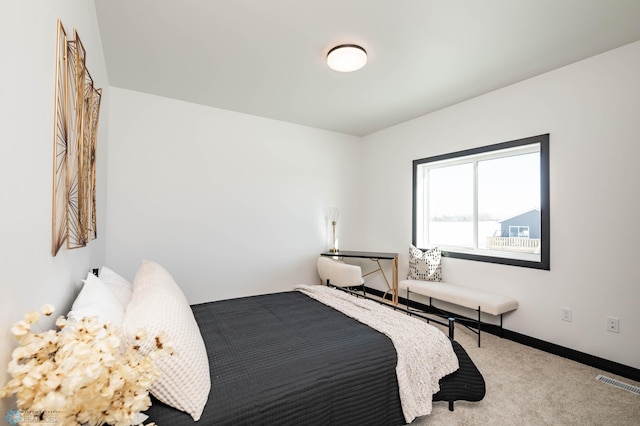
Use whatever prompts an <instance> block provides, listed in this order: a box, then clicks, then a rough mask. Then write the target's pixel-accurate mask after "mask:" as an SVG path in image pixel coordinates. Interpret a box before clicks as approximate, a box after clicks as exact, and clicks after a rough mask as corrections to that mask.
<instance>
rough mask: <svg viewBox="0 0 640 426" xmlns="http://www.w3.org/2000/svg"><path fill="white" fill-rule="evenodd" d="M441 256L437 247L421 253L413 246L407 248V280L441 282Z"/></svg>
mask: <svg viewBox="0 0 640 426" xmlns="http://www.w3.org/2000/svg"><path fill="white" fill-rule="evenodd" d="M441 257H442V254H441V252H440V248H439V247H433V248H430V249H428V250H426V251H424V252H423V251H422V250H420V249H419V248H417V247H415V246H414V245H413V244H411V245H410V246H409V273H408V274H407V279H410V280H422V281H437V282H440V281H442V265H441V264H440V260H441Z"/></svg>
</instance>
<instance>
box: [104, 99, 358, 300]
mask: <svg viewBox="0 0 640 426" xmlns="http://www.w3.org/2000/svg"><path fill="white" fill-rule="evenodd" d="M110 105H111V111H110V117H111V120H110V124H111V127H110V129H109V136H110V141H109V142H110V144H109V189H108V203H107V204H108V206H107V217H108V224H107V229H108V235H109V238H108V240H107V264H108V265H109V266H110V267H111V268H113V269H114V270H116V271H117V272H119V273H120V274H121V275H123V276H125V277H126V278H128V279H131V280H132V279H133V278H134V276H135V272H136V270H137V268H138V266H139V264H140V261H141V260H142V259H143V258H147V259H151V260H155V261H157V262H159V263H160V264H161V265H163V266H164V267H165V268H166V269H167V270H168V271H169V272H170V273H171V274H172V275H173V277H174V278H175V279H176V281H177V282H178V284H180V285H181V287H182V288H183V290H184V292H185V294H186V296H187V298H188V299H189V301H190V302H191V303H197V302H204V301H209V300H218V299H223V298H230V297H238V296H244V295H251V294H258V293H268V292H274V291H280V290H291V289H292V288H293V286H294V285H296V284H299V283H317V282H318V280H319V278H318V276H317V273H316V268H315V262H316V259H317V256H318V254H319V253H320V252H321V251H324V250H326V249H327V248H328V245H327V241H328V240H327V235H328V234H327V231H328V230H327V229H326V226H325V213H326V210H328V209H329V208H330V207H332V206H338V207H339V208H340V211H341V215H340V222H339V226H340V232H339V234H340V235H339V236H340V241H341V244H342V247H343V248H347V247H346V246H345V245H347V246H348V245H349V244H350V243H355V242H356V238H357V237H358V236H359V235H361V228H360V218H361V214H360V209H361V207H360V205H361V201H360V197H361V195H360V194H359V191H358V190H359V183H360V179H361V177H360V174H361V173H360V170H361V160H360V149H361V141H360V139H359V138H356V137H352V136H346V135H343V134H339V133H333V132H327V131H323V130H318V129H313V128H309V127H304V126H299V125H293V124H288V123H284V122H280V121H275V120H270V119H264V118H259V117H255V116H251V115H245V114H239V113H235V112H231V111H226V110H220V109H215V108H211V107H205V106H201V105H195V104H190V103H186V102H182V101H176V100H171V99H167V98H162V97H156V96H151V95H147V94H142V93H138V92H133V91H129V90H123V89H118V88H112V89H111V103H110Z"/></svg>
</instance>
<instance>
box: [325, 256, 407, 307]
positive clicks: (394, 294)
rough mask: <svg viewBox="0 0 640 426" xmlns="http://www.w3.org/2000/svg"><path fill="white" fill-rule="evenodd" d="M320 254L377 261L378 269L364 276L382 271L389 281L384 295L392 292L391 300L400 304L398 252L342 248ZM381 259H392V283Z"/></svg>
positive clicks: (385, 279) (385, 278)
mask: <svg viewBox="0 0 640 426" xmlns="http://www.w3.org/2000/svg"><path fill="white" fill-rule="evenodd" d="M320 256H326V257H343V258H348V257H353V258H357V259H369V260H372V261H374V262H376V263H377V264H378V269H376V270H374V271H371V272H368V273H366V274H364V275H363V277H366V276H367V275H371V274H374V273H376V272H381V273H382V277H383V278H384V281H385V282H386V283H387V291H385V292H384V295H383V296H382V297H383V298H385V297H386V296H387V293H391V301H392V302H393V304H394V305H397V304H398V253H377V252H373V251H345V250H340V251H338V252H335V253H333V252H330V251H327V252H324V253H320ZM380 260H390V261H391V273H392V277H391V284H389V280H388V279H387V276H386V275H385V273H384V270H383V269H382V266H381V265H380Z"/></svg>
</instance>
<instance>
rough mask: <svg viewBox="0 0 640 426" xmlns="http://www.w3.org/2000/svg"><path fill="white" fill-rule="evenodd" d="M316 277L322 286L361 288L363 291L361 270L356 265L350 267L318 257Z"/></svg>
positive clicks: (334, 260)
mask: <svg viewBox="0 0 640 426" xmlns="http://www.w3.org/2000/svg"><path fill="white" fill-rule="evenodd" d="M318 275H320V279H321V280H322V283H323V284H331V285H334V286H336V287H362V290H363V291H364V278H362V268H360V267H359V266H358V265H350V264H348V263H344V262H343V261H342V260H336V259H332V258H330V257H326V256H320V257H319V258H318Z"/></svg>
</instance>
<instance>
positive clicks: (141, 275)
mask: <svg viewBox="0 0 640 426" xmlns="http://www.w3.org/2000/svg"><path fill="white" fill-rule="evenodd" d="M122 327H123V330H124V333H125V336H126V338H127V339H128V341H129V343H132V342H133V339H134V335H135V333H136V332H137V331H138V330H144V332H146V338H145V339H144V341H142V342H137V343H138V344H140V350H141V351H142V353H143V354H146V353H148V351H149V350H150V349H151V348H153V347H154V345H155V340H154V338H155V336H157V335H158V334H160V333H161V332H164V333H165V334H166V335H167V339H168V341H169V342H170V343H171V344H172V346H173V348H174V349H175V354H174V355H173V356H165V357H160V358H158V359H157V360H156V361H155V363H156V366H157V367H158V368H159V369H160V371H161V373H160V377H159V378H158V379H157V380H156V381H155V382H154V383H153V384H152V385H151V388H150V391H151V393H152V394H153V395H154V396H155V397H156V398H158V399H159V400H160V401H162V402H164V403H165V404H168V405H171V406H172V407H174V408H177V409H178V410H181V411H184V412H186V413H189V414H190V415H191V417H193V420H195V421H198V420H199V419H200V416H201V415H202V411H203V410H204V406H205V405H206V403H207V398H208V396H209V391H210V390H211V378H210V376H209V360H208V358H207V351H206V348H205V346H204V341H203V340H202V335H201V334H200V329H199V328H198V324H197V323H196V320H195V318H194V317H193V311H192V310H191V307H190V306H189V303H188V302H187V299H186V297H185V296H184V294H183V293H182V291H181V290H180V288H179V287H178V285H177V284H176V282H175V281H174V280H173V278H172V277H171V275H170V274H169V273H168V272H167V271H166V270H164V269H163V268H162V267H161V266H160V265H158V264H157V263H155V262H151V261H148V260H143V261H142V265H141V266H140V268H139V269H138V272H137V273H136V276H135V278H134V280H133V294H132V296H131V301H130V302H129V305H128V306H127V310H126V312H125V318H124V322H123V325H122Z"/></svg>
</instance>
